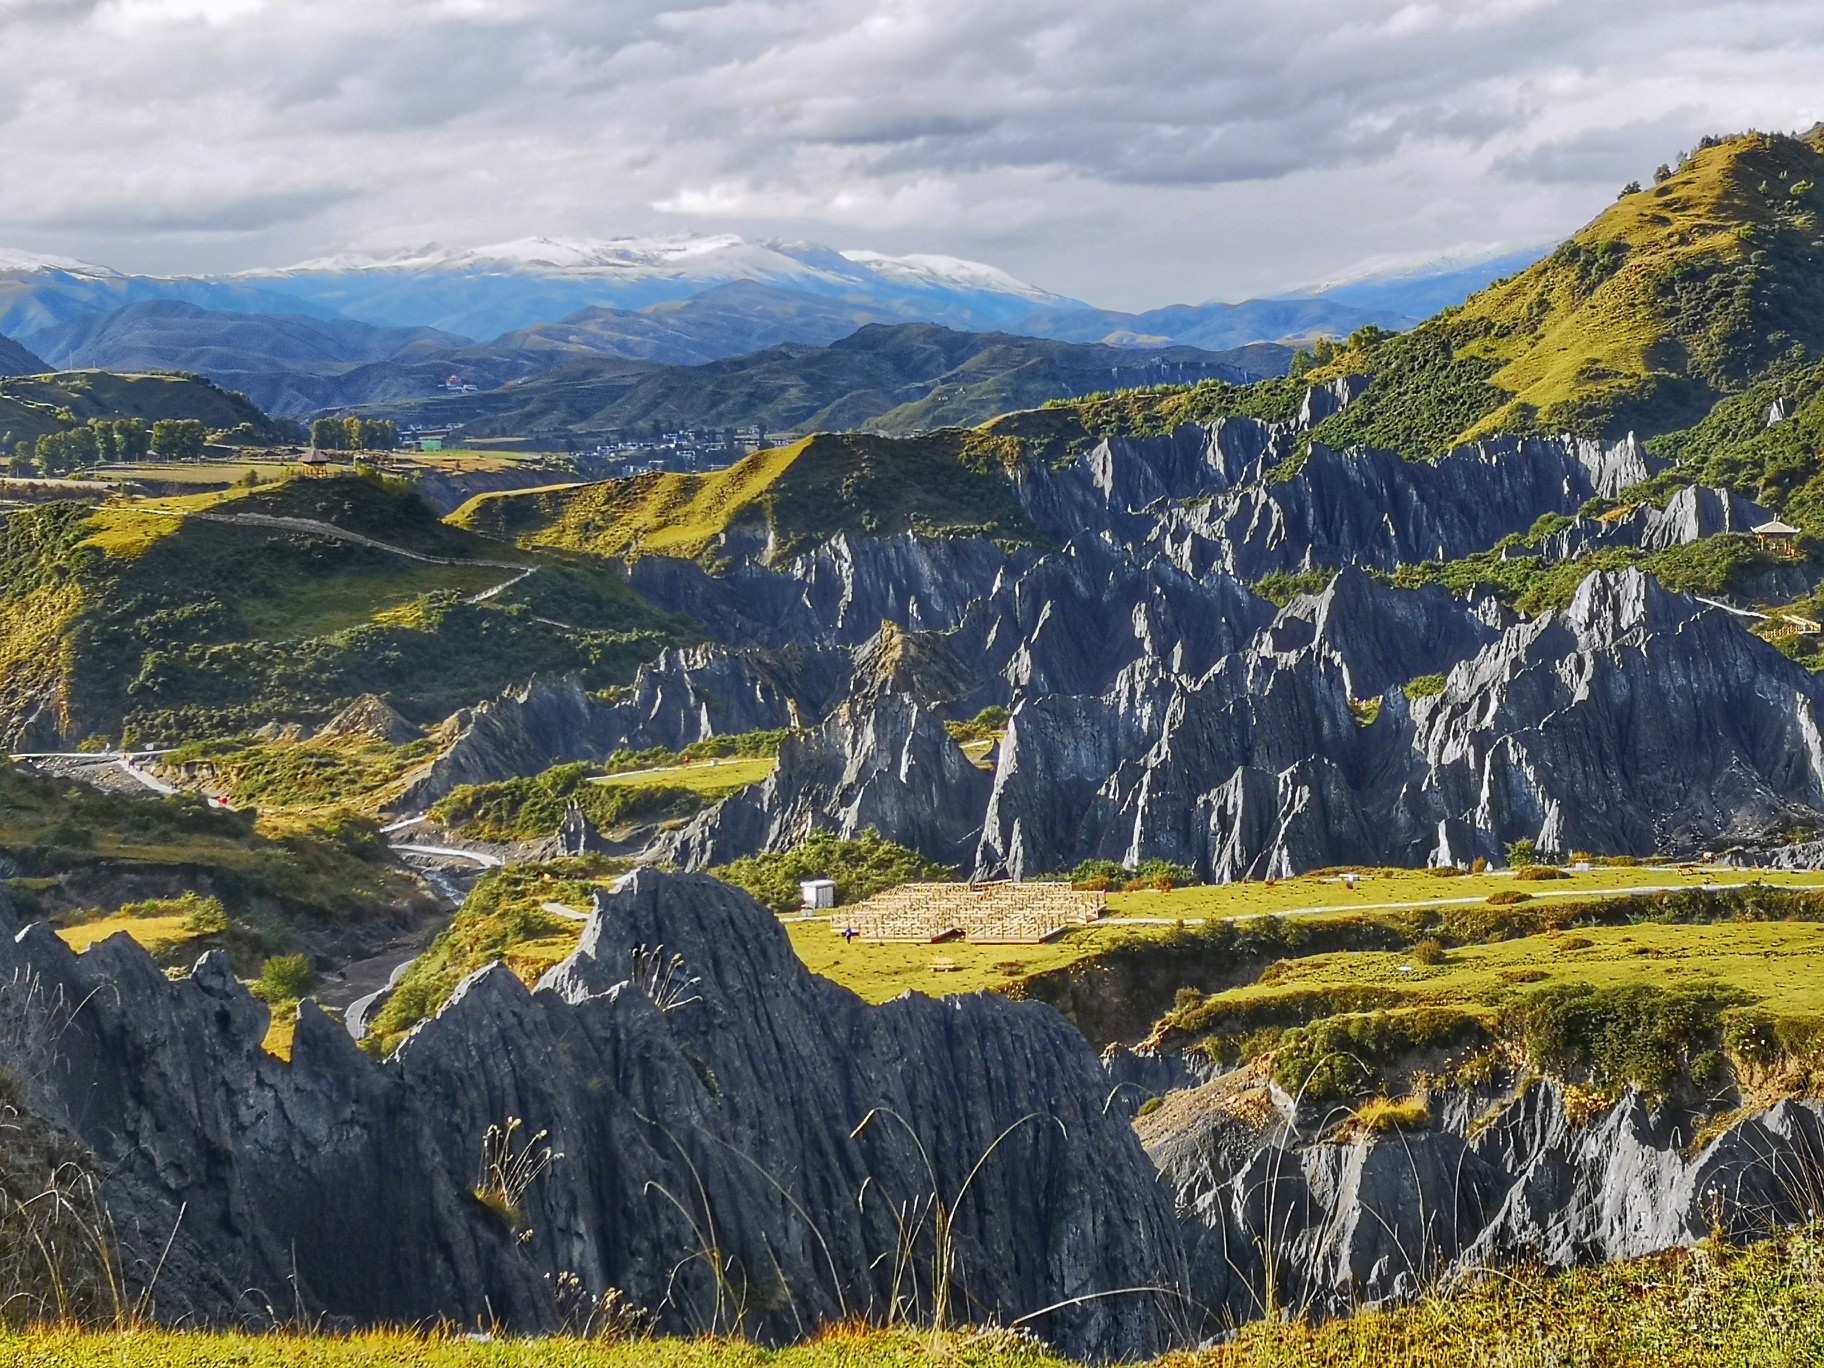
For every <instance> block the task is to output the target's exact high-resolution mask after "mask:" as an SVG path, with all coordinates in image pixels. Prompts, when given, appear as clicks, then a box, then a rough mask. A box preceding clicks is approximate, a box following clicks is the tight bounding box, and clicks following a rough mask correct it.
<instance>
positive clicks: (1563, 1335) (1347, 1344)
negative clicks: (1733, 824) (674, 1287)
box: [0, 1232, 1824, 1368]
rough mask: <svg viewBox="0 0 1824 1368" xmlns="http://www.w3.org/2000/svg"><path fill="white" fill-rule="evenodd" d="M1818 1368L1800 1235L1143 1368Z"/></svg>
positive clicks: (305, 1359)
mask: <svg viewBox="0 0 1824 1368" xmlns="http://www.w3.org/2000/svg"><path fill="white" fill-rule="evenodd" d="M1820 1362H1824V1244H1821V1243H1820V1241H1819V1238H1818V1236H1817V1234H1816V1233H1815V1232H1811V1233H1801V1234H1794V1235H1789V1236H1786V1237H1784V1238H1781V1239H1779V1240H1775V1241H1771V1242H1769V1243H1766V1244H1761V1245H1754V1246H1750V1247H1748V1248H1747V1249H1742V1250H1732V1249H1727V1248H1723V1247H1720V1246H1716V1245H1704V1246H1700V1247H1699V1248H1697V1249H1694V1250H1676V1251H1670V1252H1667V1253H1665V1254H1660V1255H1655V1256H1653V1257H1651V1258H1647V1259H1640V1260H1635V1261H1632V1262H1629V1263H1621V1264H1610V1265H1608V1266H1606V1267H1602V1268H1592V1269H1585V1270H1580V1271H1578V1272H1574V1273H1569V1274H1563V1275H1558V1276H1545V1275H1542V1274H1539V1273H1536V1272H1531V1271H1519V1272H1514V1273H1497V1274H1490V1275H1488V1276H1487V1277H1485V1278H1483V1279H1481V1280H1480V1281H1478V1282H1476V1283H1474V1284H1472V1285H1468V1286H1465V1287H1462V1288H1460V1289H1458V1290H1457V1291H1456V1292H1454V1293H1452V1294H1448V1295H1438V1296H1433V1297H1429V1298H1427V1299H1425V1300H1424V1301H1422V1302H1419V1303H1417V1304H1415V1305H1412V1306H1408V1307H1401V1308H1398V1309H1394V1310H1389V1311H1374V1312H1364V1313H1362V1314H1359V1315H1356V1316H1351V1317H1347V1318H1344V1319H1340V1320H1335V1321H1331V1322H1328V1323H1326V1324H1322V1325H1317V1326H1312V1325H1308V1324H1305V1323H1303V1322H1299V1321H1278V1322H1258V1323H1255V1324H1253V1325H1249V1326H1246V1327H1244V1328H1243V1330H1242V1331H1241V1333H1240V1334H1239V1336H1237V1338H1236V1339H1235V1341H1234V1342H1233V1343H1231V1344H1228V1345H1225V1346H1223V1347H1220V1348H1216V1349H1209V1350H1204V1351H1201V1352H1185V1353H1175V1354H1168V1355H1166V1356H1165V1357H1164V1358H1162V1359H1159V1360H1157V1361H1156V1362H1155V1364H1154V1368H1293V1365H1299V1366H1300V1368H1419V1366H1420V1365H1426V1366H1427V1368H1429V1365H1434V1364H1453V1365H1483V1364H1487V1365H1502V1366H1503V1368H1532V1366H1533V1365H1537V1368H1558V1366H1559V1365H1588V1368H1633V1365H1661V1364H1671V1365H1680V1366H1681V1368H1737V1366H1738V1365H1740V1366H1741V1368H1747V1365H1755V1366H1756V1368H1762V1366H1766V1368H1782V1366H1783V1365H1798V1364H1817V1363H1820ZM28 1363H29V1364H37V1365H45V1366H46V1368H127V1366H128V1365H133V1368H142V1366H143V1368H217V1365H222V1368H226V1366H227V1365H235V1366H236V1368H379V1366H380V1365H392V1364H403V1365H412V1366H413V1368H471V1366H473V1368H522V1366H523V1368H532V1365H546V1364H564V1365H577V1368H635V1365H640V1366H641V1368H644V1365H649V1364H650V1365H658V1368H761V1365H764V1366H765V1368H911V1365H921V1364H927V1363H935V1364H949V1365H956V1368H1067V1361H1066V1360H1062V1359H1059V1358H1057V1357H1055V1356H1053V1355H1050V1354H1048V1353H1045V1352H1044V1351H1042V1350H1040V1349H1038V1348H1036V1347H1034V1346H1032V1345H1030V1344H1022V1343H1020V1342H1018V1341H1017V1340H1015V1339H1014V1338H1013V1337H1012V1336H1009V1335H1006V1334H1001V1333H995V1332H989V1333H987V1334H981V1335H974V1334H969V1333H961V1334H955V1335H947V1336H943V1337H941V1338H937V1339H933V1337H931V1336H930V1335H928V1334H922V1333H917V1332H909V1331H870V1330H865V1329H849V1328H837V1329H834V1330H829V1331H825V1332H824V1333H823V1334H822V1335H820V1336H819V1337H818V1338H817V1339H816V1340H814V1341H812V1342H811V1343H809V1344H804V1345H799V1346H795V1347H793V1348H789V1349H783V1350H778V1351H772V1352H769V1351H765V1350H761V1349H757V1348H755V1347H754V1346H752V1345H750V1344H745V1343H742V1342H739V1341H731V1340H702V1339H699V1340H687V1339H658V1340H641V1341H633V1342H630V1343H622V1344H612V1345H607V1344H597V1343H589V1342H586V1341H579V1340H563V1339H545V1340H513V1339H501V1340H496V1341H491V1342H485V1343H484V1342H475V1341H469V1340H466V1339H463V1338H459V1337H452V1336H448V1335H436V1336H427V1335H422V1334H415V1333H410V1332H403V1333H384V1332H383V1333H374V1334H365V1335H354V1336H306V1335H292V1334H277V1335H244V1334H227V1335H211V1334H195V1333H168V1332H155V1333H148V1332H134V1333H126V1334H105V1333H104V1334H85V1333H82V1332H80V1331H67V1330H55V1331H44V1332H37V1333H32V1334H28V1335H23V1336H16V1337H13V1338H4V1337H0V1364H5V1365H14V1364H19V1365H24V1364H28Z"/></svg>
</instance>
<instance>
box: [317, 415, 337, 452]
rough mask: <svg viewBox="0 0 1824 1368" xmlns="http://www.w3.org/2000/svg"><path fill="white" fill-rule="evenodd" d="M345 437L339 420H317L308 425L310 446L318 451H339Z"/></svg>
mask: <svg viewBox="0 0 1824 1368" xmlns="http://www.w3.org/2000/svg"><path fill="white" fill-rule="evenodd" d="M344 437H345V432H344V429H343V427H342V420H341V419H340V418H319V419H317V421H316V422H314V423H312V424H311V425H310V444H311V445H312V446H313V447H315V448H316V449H317V450H318V451H340V450H342V443H343V440H344Z"/></svg>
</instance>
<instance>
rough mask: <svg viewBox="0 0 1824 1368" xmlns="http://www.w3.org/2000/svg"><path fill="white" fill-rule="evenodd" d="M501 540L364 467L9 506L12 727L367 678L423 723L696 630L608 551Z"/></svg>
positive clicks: (324, 690) (135, 718) (99, 729)
mask: <svg viewBox="0 0 1824 1368" xmlns="http://www.w3.org/2000/svg"><path fill="white" fill-rule="evenodd" d="M275 520H277V521H275ZM337 529H340V530H342V531H343V532H345V533H348V534H352V537H353V538H366V539H368V541H367V542H365V543H364V542H362V541H359V540H352V539H350V537H338V536H336V535H334V532H335V530H337ZM506 550H507V549H506V548H503V547H501V546H499V545H496V544H492V543H489V542H485V541H483V540H482V539H480V538H478V537H475V536H473V535H472V534H469V533H466V532H463V531H461V530H458V529H455V528H451V527H447V526H445V525H444V524H442V523H441V522H439V521H438V520H437V518H436V515H435V514H434V513H432V512H431V510H430V509H429V508H427V507H426V506H425V505H424V504H423V503H422V501H420V500H419V499H418V497H417V496H416V495H415V494H413V493H412V492H411V491H410V489H409V487H407V486H404V485H401V484H399V483H398V482H392V481H385V480H380V479H367V478H361V477H347V478H336V479H320V478H304V479H294V480H289V481H286V482H284V483H281V484H278V485H275V486H266V487H260V488H253V489H247V488H239V489H236V490H233V491H230V492H228V493H226V494H216V495H198V496H193V497H189V498H183V499H169V500H161V501H153V502H150V503H124V504H110V505H104V506H102V507H100V508H93V509H91V508H87V507H83V506H80V505H75V504H54V505H49V506H46V507H43V508H38V509H33V510H28V511H21V512H16V513H14V514H12V515H11V516H10V517H9V518H8V519H7V522H6V526H5V531H4V534H3V535H0V572H3V574H0V700H4V705H5V706H4V711H5V714H6V717H7V719H8V721H9V723H10V730H9V733H8V737H7V739H8V740H9V742H10V743H11V744H13V745H15V746H18V745H19V744H20V743H21V742H27V741H29V742H31V743H32V744H34V745H45V746H50V745H61V744H67V743H70V742H74V741H76V740H79V739H81V738H84V737H89V736H111V737H120V736H125V737H128V738H132V739H137V740H140V741H147V742H169V743H175V742H180V741H185V740H195V739H199V738H203V737H209V736H219V735H224V734H228V733H233V732H238V731H243V730H247V729H250V728H252V727H255V726H258V725H260V724H262V723H265V722H269V721H272V720H275V719H298V720H305V721H309V720H313V719H317V720H320V719H322V718H325V717H327V716H328V715H329V714H330V713H331V712H333V711H334V710H335V709H337V708H338V707H339V706H341V705H343V704H345V703H347V702H348V701H349V700H350V699H352V698H354V697H357V696H359V695H361V694H366V693H374V694H379V695H383V696H385V697H387V698H388V699H389V700H390V701H391V702H392V704H393V706H394V707H396V708H398V709H399V710H400V711H401V712H403V713H404V714H405V715H406V716H407V717H408V718H410V719H411V720H412V721H414V722H416V723H420V724H424V723H429V722H433V721H436V720H437V719H439V718H441V717H442V716H444V715H445V714H446V713H448V712H450V711H452V710H453V709H455V708H457V707H460V706H462V705H464V704H466V703H471V702H474V701H475V700H476V699H478V698H481V697H484V696H486V695H487V694H489V693H490V692H493V691H495V690H497V689H499V688H502V687H504V686H505V685H506V684H508V683H510V682H512V681H514V680H516V679H522V678H524V677H525V676H526V675H528V674H531V673H535V672H553V673H566V672H575V673H577V674H579V675H581V676H582V677H583V678H584V679H586V680H588V681H590V682H591V684H592V686H594V687H604V686H606V685H608V684H611V683H616V682H620V681H621V680H623V679H625V678H627V677H629V676H631V674H632V671H633V669H634V667H635V666H636V665H637V664H638V663H639V662H640V661H641V660H644V659H647V658H649V657H650V656H652V655H654V654H656V653H657V652H658V651H659V650H660V649H661V648H662V647H663V646H665V645H667V644H669V643H671V642H673V641H676V640H684V639H688V637H689V628H688V625H687V624H685V623H683V622H682V621H681V620H680V619H677V618H675V617H672V616H670V615H668V614H664V613H660V612H657V611H656V610H654V609H652V608H651V607H650V606H649V605H647V604H646V603H645V602H644V601H642V600H641V599H640V598H639V596H638V595H636V594H635V593H634V592H633V591H632V590H631V589H629V588H628V587H627V585H626V583H625V577H624V575H622V574H620V573H618V572H617V571H615V570H614V569H613V568H612V567H610V566H606V565H604V564H602V563H600V562H590V561H578V560H575V559H567V558H565V557H563V556H560V555H552V554H548V553H546V554H539V553H531V554H528V553H519V552H507V554H504V555H503V551H506ZM528 572H530V573H529V574H528ZM508 581H512V583H511V585H508V586H507V587H506V588H504V589H503V588H501V587H500V586H503V585H505V584H506V583H507V582H508ZM490 590H492V591H495V592H494V593H493V594H492V595H491V596H489V597H486V598H482V597H480V596H482V595H484V594H487V593H488V591H490Z"/></svg>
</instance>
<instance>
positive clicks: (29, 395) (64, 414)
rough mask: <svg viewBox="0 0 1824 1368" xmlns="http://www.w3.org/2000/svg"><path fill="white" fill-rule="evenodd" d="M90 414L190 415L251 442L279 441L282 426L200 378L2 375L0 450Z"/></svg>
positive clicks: (148, 419)
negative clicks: (237, 434) (6, 376)
mask: <svg viewBox="0 0 1824 1368" xmlns="http://www.w3.org/2000/svg"><path fill="white" fill-rule="evenodd" d="M91 418H137V419H139V420H141V421H142V422H144V423H146V424H148V425H149V424H152V423H156V422H158V421H159V420H160V419H164V418H192V419H195V420H197V421H199V422H201V423H202V424H203V425H204V426H205V427H207V428H208V429H209V430H210V431H212V432H233V431H236V430H239V432H240V433H241V434H242V436H243V437H244V439H245V440H247V441H248V442H250V443H263V442H271V441H277V440H279V439H281V438H282V437H283V435H284V433H283V431H282V429H281V428H280V427H279V426H278V425H276V424H275V423H274V422H273V421H272V419H270V418H268V417H267V416H266V415H265V414H264V413H262V412H261V411H260V410H259V408H258V407H256V406H255V405H254V404H253V403H252V402H251V401H250V400H249V399H247V398H246V397H245V396H244V395H240V394H235V393H233V392H231V391H229V390H225V389H222V388H221V387H220V386H219V385H216V384H215V383H214V382H212V381H209V380H205V379H203V378H202V377H201V376H198V375H163V374H160V375H117V374H114V373H112V372H109V371H99V370H84V371H62V372H57V373H47V372H46V371H45V368H44V367H43V366H42V365H40V366H39V367H38V368H36V370H34V371H32V372H31V373H28V374H21V375H18V376H13V377H10V378H5V379H0V452H4V453H7V454H10V453H11V452H12V450H13V447H14V446H15V444H17V443H19V442H24V441H36V440H37V439H38V438H39V437H43V436H46V435H48V434H51V433H56V432H64V431H68V430H70V429H72V428H75V427H79V426H81V425H82V424H84V423H87V422H88V421H89V420H90V419H91Z"/></svg>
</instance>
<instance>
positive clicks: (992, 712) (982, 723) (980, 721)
mask: <svg viewBox="0 0 1824 1368" xmlns="http://www.w3.org/2000/svg"><path fill="white" fill-rule="evenodd" d="M1011 718H1012V714H1011V713H1009V712H1008V711H1007V709H1005V708H1001V707H988V708H983V709H982V710H981V711H980V712H979V713H977V714H976V715H975V716H974V718H972V719H971V720H970V721H968V722H946V723H944V730H945V731H947V732H949V733H950V739H951V740H952V741H955V742H956V743H957V744H958V745H961V744H962V743H963V742H965V741H998V740H999V739H1000V737H1001V733H1003V732H1004V731H1006V730H1007V723H1008V722H1009V721H1010V720H1011Z"/></svg>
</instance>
